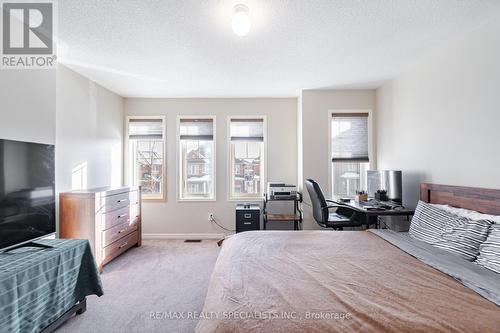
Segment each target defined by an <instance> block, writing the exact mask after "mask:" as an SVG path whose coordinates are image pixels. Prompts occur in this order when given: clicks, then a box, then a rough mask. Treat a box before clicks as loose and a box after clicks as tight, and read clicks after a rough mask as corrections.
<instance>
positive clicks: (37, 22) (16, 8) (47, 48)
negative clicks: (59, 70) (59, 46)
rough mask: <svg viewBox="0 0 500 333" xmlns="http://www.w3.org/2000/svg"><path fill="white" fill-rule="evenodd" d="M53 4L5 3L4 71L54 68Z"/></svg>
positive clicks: (48, 2)
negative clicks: (8, 69)
mask: <svg viewBox="0 0 500 333" xmlns="http://www.w3.org/2000/svg"><path fill="white" fill-rule="evenodd" d="M54 5H55V4H54V3H53V2H52V1H43V2H19V1H3V2H2V59H1V68H2V69H7V68H14V69H22V68H25V69H27V68H52V67H54V66H55V60H56V56H55V52H54V30H55V29H54V28H55V24H54V17H55V15H54V7H55V6H54Z"/></svg>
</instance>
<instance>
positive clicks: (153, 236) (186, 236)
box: [142, 233, 224, 240]
mask: <svg viewBox="0 0 500 333" xmlns="http://www.w3.org/2000/svg"><path fill="white" fill-rule="evenodd" d="M222 238H224V234H216V233H206V234H171V233H168V234H161V233H160V234H142V239H217V240H219V239H222Z"/></svg>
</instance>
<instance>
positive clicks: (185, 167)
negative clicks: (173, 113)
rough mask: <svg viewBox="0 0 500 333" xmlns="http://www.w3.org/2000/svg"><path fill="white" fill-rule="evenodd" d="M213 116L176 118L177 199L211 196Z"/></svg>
mask: <svg viewBox="0 0 500 333" xmlns="http://www.w3.org/2000/svg"><path fill="white" fill-rule="evenodd" d="M214 138H215V129H214V119H213V118H180V119H179V199H181V200H214V199H215V145H214V141H215V140H214Z"/></svg>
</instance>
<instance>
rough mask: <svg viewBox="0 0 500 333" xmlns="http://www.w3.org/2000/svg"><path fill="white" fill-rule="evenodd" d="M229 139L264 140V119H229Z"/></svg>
mask: <svg viewBox="0 0 500 333" xmlns="http://www.w3.org/2000/svg"><path fill="white" fill-rule="evenodd" d="M231 141H258V142H264V119H231Z"/></svg>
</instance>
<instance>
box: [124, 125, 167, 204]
mask: <svg viewBox="0 0 500 333" xmlns="http://www.w3.org/2000/svg"><path fill="white" fill-rule="evenodd" d="M131 119H161V121H162V130H163V132H162V138H163V168H162V169H163V170H162V172H163V178H162V186H163V191H162V193H161V195H148V194H142V195H141V198H142V200H144V201H149V202H155V201H157V202H166V201H168V200H167V198H168V195H167V191H168V190H167V184H168V182H167V122H166V120H167V119H166V117H165V116H151V115H149V116H140V115H129V116H127V117H126V118H125V145H124V149H125V151H124V154H123V156H124V160H125V161H124V162H125V163H124V173H123V177H124V183H125V184H126V185H128V186H131V184H130V179H129V172H130V167H131V166H130V158H131V156H130V153H129V152H130V138H129V124H130V120H131Z"/></svg>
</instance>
